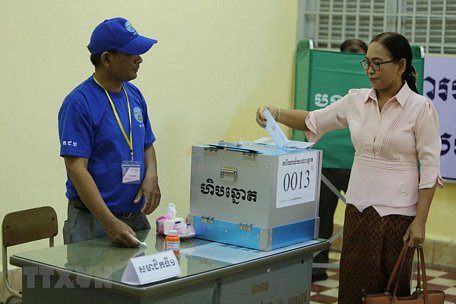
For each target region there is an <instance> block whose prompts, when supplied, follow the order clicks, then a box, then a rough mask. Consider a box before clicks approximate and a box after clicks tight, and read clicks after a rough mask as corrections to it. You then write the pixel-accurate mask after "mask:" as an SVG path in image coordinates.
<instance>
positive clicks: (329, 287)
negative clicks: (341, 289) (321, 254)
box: [310, 251, 456, 304]
mask: <svg viewBox="0 0 456 304" xmlns="http://www.w3.org/2000/svg"><path fill="white" fill-rule="evenodd" d="M329 257H330V262H331V263H334V264H338V263H339V258H340V254H339V253H338V252H333V251H331V252H330V254H329ZM327 273H328V277H329V278H328V279H327V280H325V281H317V282H314V283H313V284H312V292H311V298H310V299H311V301H310V303H311V304H312V303H327V304H330V303H337V287H338V286H339V271H338V269H329V270H328V272H327ZM426 275H427V277H428V288H430V289H439V290H444V291H445V294H446V297H445V303H456V268H449V267H441V266H435V265H426ZM412 286H416V282H415V281H413V282H412Z"/></svg>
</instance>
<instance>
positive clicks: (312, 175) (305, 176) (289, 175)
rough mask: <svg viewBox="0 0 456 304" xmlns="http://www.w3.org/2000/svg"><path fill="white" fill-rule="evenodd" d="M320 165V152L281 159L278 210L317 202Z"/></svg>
mask: <svg viewBox="0 0 456 304" xmlns="http://www.w3.org/2000/svg"><path fill="white" fill-rule="evenodd" d="M319 163H320V160H319V158H318V151H312V152H305V153H297V154H292V155H283V156H280V157H279V163H278V172H277V197H276V208H283V207H288V206H293V205H298V204H303V203H307V202H312V201H314V200H315V187H316V183H317V173H318V172H317V169H318V168H319V166H318V165H319Z"/></svg>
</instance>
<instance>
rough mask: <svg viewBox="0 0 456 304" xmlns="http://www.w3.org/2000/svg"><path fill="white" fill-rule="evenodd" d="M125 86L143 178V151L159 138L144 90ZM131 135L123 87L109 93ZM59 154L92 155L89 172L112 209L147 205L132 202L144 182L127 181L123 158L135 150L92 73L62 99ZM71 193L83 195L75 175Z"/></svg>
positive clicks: (130, 209) (131, 209) (68, 193)
mask: <svg viewBox="0 0 456 304" xmlns="http://www.w3.org/2000/svg"><path fill="white" fill-rule="evenodd" d="M123 87H124V88H125V90H126V92H127V94H128V100H129V102H130V110H131V112H132V113H131V125H132V130H133V155H134V160H135V161H140V162H141V180H140V182H142V181H143V179H144V169H145V168H144V149H145V148H146V147H148V146H150V145H152V144H153V143H154V141H155V136H154V133H153V132H152V128H151V124H150V121H149V118H148V115H147V105H146V102H145V100H144V97H143V96H142V94H141V92H140V91H139V89H138V88H137V87H136V86H134V85H133V84H131V83H129V82H124V83H123ZM109 95H110V97H111V99H112V101H113V103H114V105H115V107H116V110H117V113H118V115H119V118H120V120H121V122H122V125H123V127H124V130H125V133H126V134H127V137H128V136H129V134H130V125H129V115H128V108H127V101H126V96H125V93H124V91H123V90H121V91H120V92H118V93H117V92H109ZM59 138H60V156H62V157H63V156H76V157H83V158H87V159H88V171H89V173H90V174H91V175H92V177H93V179H94V180H95V183H96V185H97V187H98V190H99V191H100V193H101V196H102V197H103V199H104V201H105V202H106V204H107V205H108V207H109V209H110V210H111V211H112V212H136V211H139V210H140V209H141V208H142V207H143V204H144V201H143V200H142V201H141V202H140V203H138V204H134V203H133V200H134V198H135V196H136V194H137V192H138V190H139V187H140V186H141V184H123V183H122V169H121V163H122V161H124V160H126V161H129V160H131V156H130V148H129V147H128V143H127V141H126V140H125V137H124V136H123V135H122V131H121V130H120V127H119V125H118V123H117V120H116V118H115V116H114V113H113V110H112V108H111V104H110V103H109V100H108V98H107V96H106V93H105V91H104V90H103V89H102V88H101V87H100V86H99V85H98V84H97V83H96V82H95V81H94V79H93V77H90V78H88V79H87V80H86V81H84V82H83V83H81V84H80V85H79V86H78V87H76V88H75V89H74V90H73V91H72V92H71V93H70V94H68V96H67V97H66V98H65V100H64V101H63V104H62V106H61V108H60V111H59ZM66 188H67V191H66V196H67V197H68V199H70V200H72V199H75V198H77V197H78V194H77V192H76V189H75V187H74V185H73V184H72V182H71V181H70V179H69V178H68V180H67V182H66Z"/></svg>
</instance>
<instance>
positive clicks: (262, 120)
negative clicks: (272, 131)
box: [256, 106, 279, 128]
mask: <svg viewBox="0 0 456 304" xmlns="http://www.w3.org/2000/svg"><path fill="white" fill-rule="evenodd" d="M264 110H268V111H269V112H270V113H271V115H272V117H274V119H275V120H276V121H277V118H278V116H279V109H278V108H276V107H272V106H267V107H259V108H258V110H257V112H256V122H257V123H258V125H259V126H260V127H262V128H264V127H266V118H265V117H264V115H263V112H264Z"/></svg>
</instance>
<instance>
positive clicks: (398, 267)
mask: <svg viewBox="0 0 456 304" xmlns="http://www.w3.org/2000/svg"><path fill="white" fill-rule="evenodd" d="M415 248H416V254H417V259H418V267H417V268H418V274H417V278H416V281H417V286H416V289H417V291H418V292H420V291H421V282H422V283H423V289H422V290H423V295H424V297H423V300H424V304H428V303H429V300H428V286H427V276H426V263H425V262H424V250H423V247H422V246H421V245H418V246H416V247H415ZM408 249H409V247H408V245H407V242H405V243H404V247H402V250H401V253H400V254H399V257H398V259H397V261H396V264H395V265H394V269H393V272H392V273H391V276H390V278H389V281H388V285H387V287H386V291H387V292H391V285H392V284H393V281H394V279H396V276H397V281H396V285H395V287H394V291H393V293H392V295H393V297H394V296H396V291H397V288H398V285H399V278H400V275H401V272H402V267H403V265H404V262H405V260H406V257H407V255H406V253H407V252H408ZM398 271H399V272H398ZM420 271H421V274H420Z"/></svg>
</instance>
